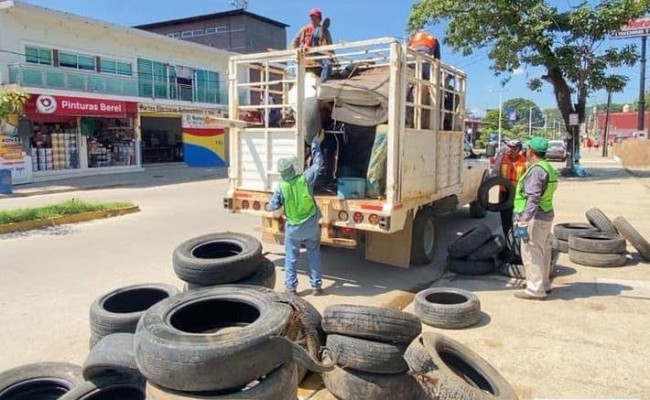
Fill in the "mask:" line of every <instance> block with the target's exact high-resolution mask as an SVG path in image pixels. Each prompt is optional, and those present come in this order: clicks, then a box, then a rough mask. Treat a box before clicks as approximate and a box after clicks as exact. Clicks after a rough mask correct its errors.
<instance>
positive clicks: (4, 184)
mask: <svg viewBox="0 0 650 400" xmlns="http://www.w3.org/2000/svg"><path fill="white" fill-rule="evenodd" d="M0 194H11V170H8V169H0Z"/></svg>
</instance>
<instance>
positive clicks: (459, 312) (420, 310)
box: [415, 288, 481, 329]
mask: <svg viewBox="0 0 650 400" xmlns="http://www.w3.org/2000/svg"><path fill="white" fill-rule="evenodd" d="M415 315H416V316H417V317H418V318H420V320H421V321H422V322H423V323H425V324H427V325H430V326H433V327H436V328H443V329H462V328H467V327H469V326H472V325H475V324H476V323H478V321H479V319H480V318H481V302H480V301H479V299H478V297H477V296H476V295H475V294H474V293H472V292H468V291H467V290H462V289H455V288H429V289H425V290H422V291H420V292H418V293H417V294H416V295H415Z"/></svg>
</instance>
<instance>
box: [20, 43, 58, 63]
mask: <svg viewBox="0 0 650 400" xmlns="http://www.w3.org/2000/svg"><path fill="white" fill-rule="evenodd" d="M25 61H26V62H28V63H32V64H42V65H52V49H44V48H40V47H31V46H27V47H25Z"/></svg>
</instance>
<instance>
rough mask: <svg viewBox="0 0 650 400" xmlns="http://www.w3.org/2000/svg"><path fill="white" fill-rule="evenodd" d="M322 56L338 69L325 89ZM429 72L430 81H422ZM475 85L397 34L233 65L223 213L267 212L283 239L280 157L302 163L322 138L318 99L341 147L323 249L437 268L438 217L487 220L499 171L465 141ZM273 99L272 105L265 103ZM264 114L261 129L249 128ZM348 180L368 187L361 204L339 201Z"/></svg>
mask: <svg viewBox="0 0 650 400" xmlns="http://www.w3.org/2000/svg"><path fill="white" fill-rule="evenodd" d="M334 57H335V58H334ZM323 59H329V60H331V62H332V63H333V67H334V68H333V70H334V76H333V77H332V78H330V79H328V80H327V81H325V82H324V83H322V84H321V83H319V80H318V76H319V71H318V68H317V67H316V66H317V65H318V63H319V62H320V60H323ZM427 64H428V66H430V72H431V73H430V77H429V78H428V79H423V76H425V74H426V72H425V73H423V67H424V68H426V67H427ZM465 84H466V76H465V74H464V73H463V72H462V71H460V70H458V69H456V68H454V67H452V66H449V65H445V64H443V63H440V62H439V61H438V60H435V59H433V58H431V57H428V56H424V55H422V54H420V53H417V52H415V51H413V50H411V49H408V48H407V47H406V46H405V45H403V44H401V43H399V42H398V40H397V39H393V38H382V39H375V40H369V41H363V42H352V43H341V44H336V45H331V46H324V47H319V48H314V49H310V50H309V51H307V52H300V51H296V50H283V51H270V52H266V53H260V54H248V55H238V56H234V57H232V58H231V59H230V68H229V99H230V104H229V112H230V116H229V118H230V122H231V124H230V126H231V128H230V163H231V167H230V169H229V178H230V190H229V191H228V193H227V195H226V197H225V198H224V207H226V208H227V209H228V210H230V211H231V212H234V213H245V214H253V215H259V216H260V217H261V219H262V224H261V233H262V240H263V241H266V242H274V243H281V242H282V240H283V238H284V237H283V228H284V222H283V219H282V213H281V212H274V213H271V212H266V211H265V210H264V207H265V204H266V203H267V202H268V201H269V199H270V196H271V193H272V191H273V188H274V185H276V184H277V183H278V181H279V174H278V173H277V171H276V163H277V161H278V160H279V159H280V158H282V157H288V156H295V157H297V159H298V160H301V162H300V164H302V160H306V159H307V157H306V155H307V156H308V155H309V154H305V153H306V152H307V153H309V142H310V140H311V138H313V136H314V135H315V133H316V132H317V131H318V130H316V132H313V131H312V130H313V128H310V125H309V124H310V122H309V120H311V122H313V120H314V118H312V117H313V115H311V114H310V113H308V112H307V108H308V104H310V101H311V103H312V104H313V103H317V104H318V110H319V113H320V116H321V118H322V120H326V121H327V124H326V125H324V126H323V128H324V129H325V130H326V134H327V135H330V140H332V138H334V139H335V140H336V142H335V143H336V146H337V147H336V149H337V151H336V153H335V156H336V157H334V166H333V168H330V169H332V170H333V171H334V174H338V175H336V177H337V178H338V182H339V186H338V191H339V193H338V195H337V193H326V192H317V193H316V196H315V197H316V202H317V205H318V207H319V208H320V210H321V213H322V219H321V223H320V224H321V239H322V243H323V244H326V245H331V246H337V247H345V248H355V247H357V246H360V245H365V255H366V259H368V260H372V261H376V262H380V263H384V264H388V265H394V266H401V267H408V266H409V265H411V264H428V263H430V262H431V261H432V260H433V256H434V249H435V219H436V215H439V214H440V213H446V212H450V211H453V210H455V209H456V208H457V207H459V206H462V205H466V204H471V207H470V211H471V214H472V216H474V217H479V218H480V217H484V216H485V211H484V210H483V209H482V208H481V207H480V206H479V205H478V203H477V201H476V199H477V193H478V188H479V186H480V184H481V182H482V180H483V179H484V178H485V177H486V176H487V168H488V165H487V162H485V161H484V160H479V159H478V157H476V156H475V155H474V153H473V152H472V149H471V146H469V144H467V143H465V141H464V117H465ZM269 96H271V97H273V100H274V101H273V102H265V101H259V102H258V101H257V99H260V98H261V99H268V98H269ZM298 99H300V101H299V100H298ZM252 103H253V104H252ZM278 109H279V110H281V112H282V116H283V118H282V122H281V123H280V124H279V125H276V127H270V126H269V118H268V116H269V115H270V112H271V110H273V111H274V112H275V115H277V110H278ZM260 110H261V111H262V117H261V118H260V119H259V121H258V123H257V124H251V123H250V122H248V123H243V122H242V121H243V120H247V121H250V116H251V114H253V113H256V112H260ZM332 122H334V124H333V126H334V128H331V126H330V125H329V124H331V123H332ZM317 123H318V124H320V123H321V122H320V121H317ZM319 128H320V126H319ZM364 132H365V133H364ZM353 133H354V135H353ZM332 135H333V136H332ZM368 135H371V136H370V137H368ZM381 135H384V136H381ZM383 139H385V140H383ZM364 140H365V143H366V146H365V148H364V147H363V146H362V145H361V144H360V143H361V142H363V141H364ZM382 140H383V142H384V145H383V146H382ZM369 143H370V144H372V146H369V145H368V144H369ZM382 155H383V156H382ZM367 160H370V161H369V162H368V161H367ZM364 163H365V164H364ZM352 164H354V166H355V167H356V168H357V170H356V175H355V172H354V171H355V170H354V167H353V166H352ZM368 164H371V165H372V166H371V167H368ZM305 165H308V161H306V162H305ZM359 165H362V166H364V168H365V169H366V170H365V171H364V170H361V171H359V169H358V168H359ZM304 167H305V166H303V165H300V166H299V169H302V168H304ZM330 167H332V166H331V165H330ZM346 174H348V176H357V177H358V178H360V179H358V180H357V181H358V182H363V181H365V182H364V183H368V186H367V187H366V188H365V190H363V189H364V188H362V190H360V193H357V194H356V195H353V196H352V197H353V198H350V196H349V193H347V194H346V193H340V192H341V184H342V183H343V182H348V183H349V181H350V180H349V179H346V178H344V177H345V175H346ZM335 182H336V181H335ZM364 183H361V185H362V186H363V185H364ZM372 185H374V186H372ZM371 186H372V187H373V190H374V193H370V192H371V190H369V188H370V187H371ZM377 188H380V189H379V191H377ZM364 192H365V193H364ZM341 197H343V198H341Z"/></svg>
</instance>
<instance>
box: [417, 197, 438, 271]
mask: <svg viewBox="0 0 650 400" xmlns="http://www.w3.org/2000/svg"><path fill="white" fill-rule="evenodd" d="M412 236H413V239H412V240H411V264H413V265H427V264H429V263H431V261H433V256H434V253H435V250H436V224H435V220H434V219H433V212H432V211H431V210H430V209H428V208H424V209H422V210H420V211H419V212H418V213H417V215H416V216H415V220H413V235H412Z"/></svg>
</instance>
